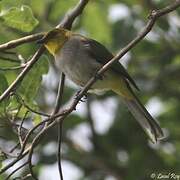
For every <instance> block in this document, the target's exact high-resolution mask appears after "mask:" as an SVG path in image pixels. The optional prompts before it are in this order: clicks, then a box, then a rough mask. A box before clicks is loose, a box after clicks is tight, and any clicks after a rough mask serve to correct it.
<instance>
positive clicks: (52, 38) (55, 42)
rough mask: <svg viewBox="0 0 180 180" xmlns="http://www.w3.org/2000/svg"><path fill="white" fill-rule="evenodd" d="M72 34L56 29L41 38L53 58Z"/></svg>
mask: <svg viewBox="0 0 180 180" xmlns="http://www.w3.org/2000/svg"><path fill="white" fill-rule="evenodd" d="M71 34H72V32H70V31H68V30H65V29H63V28H56V29H53V30H52V31H50V32H48V33H47V34H46V36H45V37H44V38H43V41H44V45H45V47H46V48H47V50H48V51H49V52H50V53H51V54H52V55H53V56H54V55H55V54H56V53H57V52H58V51H59V50H60V49H61V48H62V46H63V45H64V43H65V42H66V41H67V40H68V38H69V37H70V36H71Z"/></svg>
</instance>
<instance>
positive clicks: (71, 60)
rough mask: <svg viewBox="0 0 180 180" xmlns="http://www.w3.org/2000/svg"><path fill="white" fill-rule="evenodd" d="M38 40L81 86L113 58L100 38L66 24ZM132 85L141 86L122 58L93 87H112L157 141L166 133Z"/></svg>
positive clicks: (151, 137)
mask: <svg viewBox="0 0 180 180" xmlns="http://www.w3.org/2000/svg"><path fill="white" fill-rule="evenodd" d="M39 43H42V44H44V45H45V47H46V48H47V50H48V51H49V52H50V53H51V54H52V55H53V56H54V58H55V62H56V65H57V67H58V68H59V69H60V70H61V72H63V73H64V74H65V75H66V76H67V77H68V78H69V79H71V80H72V81H73V82H74V83H76V84H77V85H79V86H81V87H83V86H85V84H86V83H87V82H88V80H89V79H90V78H91V77H92V76H94V75H95V74H96V72H97V71H98V70H99V69H100V68H101V67H102V66H103V65H104V64H106V63H107V62H108V61H109V60H111V59H112V58H113V55H112V53H110V52H109V51H108V50H107V49H106V48H105V47H104V46H103V45H102V44H100V43H99V42H97V41H95V40H93V39H89V38H87V37H84V36H82V35H80V34H76V33H73V32H71V31H68V30H66V29H63V28H56V29H53V30H51V31H50V32H48V33H47V34H46V35H45V36H44V37H43V38H42V39H40V40H39ZM132 87H133V88H135V89H138V87H137V85H136V83H135V82H134V80H133V79H132V78H131V76H130V75H129V74H128V72H127V71H126V70H125V69H124V67H123V66H122V65H121V64H120V63H119V62H114V64H113V65H112V66H111V67H110V68H109V70H107V71H106V72H105V74H104V76H103V78H102V79H101V80H97V81H96V82H95V83H94V84H93V86H92V87H91V89H97V90H112V91H114V92H115V93H117V94H118V95H119V96H120V97H121V98H122V99H123V101H124V102H125V104H126V105H127V107H128V109H129V111H130V112H131V113H132V115H133V116H134V117H135V119H136V120H137V121H138V123H139V124H140V125H141V126H142V128H143V129H144V131H145V132H146V134H147V135H148V136H149V138H150V140H151V141H152V142H154V143H155V142H157V139H160V138H162V137H163V132H162V129H161V128H160V126H159V125H158V123H157V122H156V121H155V120H154V119H153V117H152V116H151V115H150V113H149V112H148V111H147V110H146V109H145V107H144V106H143V105H142V103H141V102H140V100H139V99H138V98H137V96H136V95H135V94H134V92H133V90H132Z"/></svg>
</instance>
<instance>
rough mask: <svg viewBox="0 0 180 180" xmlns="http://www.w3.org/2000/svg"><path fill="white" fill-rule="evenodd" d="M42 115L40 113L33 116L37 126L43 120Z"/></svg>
mask: <svg viewBox="0 0 180 180" xmlns="http://www.w3.org/2000/svg"><path fill="white" fill-rule="evenodd" d="M41 120H42V119H41V116H40V115H39V114H34V117H33V124H34V126H36V125H37V124H39V123H40V122H41Z"/></svg>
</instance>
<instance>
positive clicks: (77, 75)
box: [55, 36, 101, 86]
mask: <svg viewBox="0 0 180 180" xmlns="http://www.w3.org/2000/svg"><path fill="white" fill-rule="evenodd" d="M55 59H56V64H57V66H58V67H59V69H60V70H61V71H62V72H64V73H65V74H66V75H67V76H68V77H69V78H70V79H71V80H72V81H74V82H75V83H76V84H78V85H80V86H84V85H85V83H86V82H87V81H88V80H89V79H90V78H91V77H92V76H93V75H94V74H95V73H96V71H97V70H98V69H99V68H100V66H101V65H100V64H99V63H98V62H96V60H95V59H93V58H92V57H90V56H89V55H88V53H87V51H86V48H85V46H84V44H83V43H82V41H81V39H80V37H76V36H75V37H72V38H70V39H69V40H68V41H67V42H66V43H65V44H64V46H63V47H62V49H61V50H60V51H59V52H58V53H57V55H56V57H55Z"/></svg>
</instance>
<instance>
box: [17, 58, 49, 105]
mask: <svg viewBox="0 0 180 180" xmlns="http://www.w3.org/2000/svg"><path fill="white" fill-rule="evenodd" d="M48 67H49V63H48V59H47V58H46V56H43V57H42V58H40V59H39V61H38V62H37V63H36V64H35V65H34V66H33V68H32V69H31V70H30V72H29V73H28V74H27V76H26V77H25V78H24V80H23V81H22V83H21V86H20V87H19V88H18V91H17V92H18V93H19V94H20V96H21V97H22V98H23V99H24V101H25V103H27V104H28V105H33V104H34V103H33V101H34V98H35V96H36V94H37V92H38V89H39V87H40V85H41V81H42V75H43V74H47V72H48Z"/></svg>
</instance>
